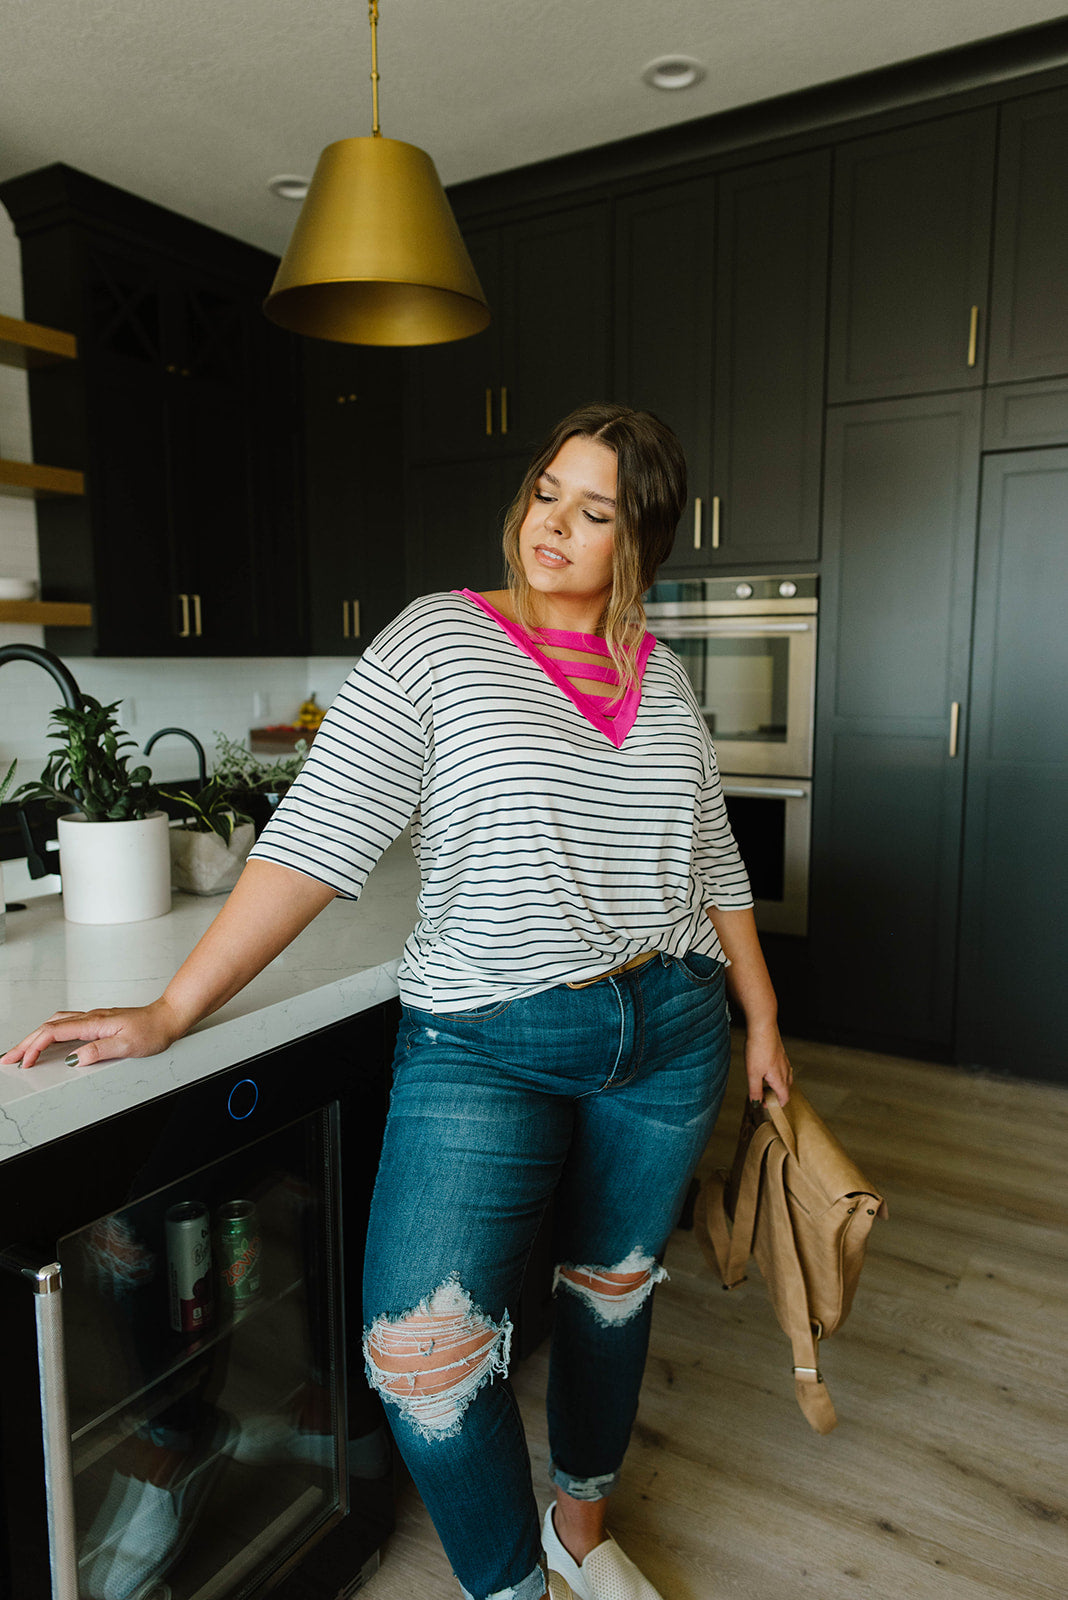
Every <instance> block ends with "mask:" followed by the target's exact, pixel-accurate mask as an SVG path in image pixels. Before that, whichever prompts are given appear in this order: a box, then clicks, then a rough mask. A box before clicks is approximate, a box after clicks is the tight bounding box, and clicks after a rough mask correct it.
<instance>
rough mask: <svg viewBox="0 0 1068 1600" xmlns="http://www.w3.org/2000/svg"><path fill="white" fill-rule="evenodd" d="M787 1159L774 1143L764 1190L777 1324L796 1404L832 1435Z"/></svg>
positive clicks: (830, 1409) (816, 1425) (831, 1406)
mask: <svg viewBox="0 0 1068 1600" xmlns="http://www.w3.org/2000/svg"><path fill="white" fill-rule="evenodd" d="M786 1156H787V1151H786V1147H785V1145H783V1144H781V1143H779V1144H776V1145H775V1146H774V1148H773V1149H772V1151H771V1156H770V1159H769V1161H768V1180H769V1181H768V1182H767V1183H766V1184H765V1186H764V1194H765V1201H766V1203H767V1204H768V1205H770V1207H771V1209H772V1211H773V1213H774V1230H775V1238H776V1240H777V1241H779V1242H780V1243H781V1245H782V1248H781V1250H779V1251H777V1252H776V1274H777V1278H778V1285H779V1289H780V1291H781V1300H780V1310H781V1312H782V1313H783V1318H781V1319H780V1320H783V1319H784V1328H785V1332H786V1335H787V1337H788V1338H789V1340H790V1345H791V1348H792V1350H793V1356H794V1393H795V1395H796V1396H797V1403H798V1405H799V1406H800V1407H801V1410H802V1411H803V1412H804V1415H805V1417H806V1419H807V1421H808V1422H809V1423H810V1424H811V1426H812V1427H813V1428H815V1430H816V1432H817V1433H830V1431H831V1429H832V1428H835V1427H837V1425H838V1417H837V1415H836V1414H835V1409H834V1404H833V1402H832V1400H831V1397H830V1395H829V1394H828V1393H827V1386H826V1384H825V1383H824V1381H823V1376H822V1374H821V1372H820V1367H819V1350H820V1334H821V1332H822V1329H821V1328H820V1325H819V1323H813V1322H812V1319H811V1318H810V1316H809V1313H808V1290H807V1288H806V1287H805V1278H804V1274H803V1272H802V1270H801V1262H800V1260H799V1258H798V1254H797V1246H796V1244H795V1242H794V1230H793V1225H792V1223H791V1221H790V1208H789V1206H788V1204H787V1201H786V1188H785V1172H784V1168H785V1165H786Z"/></svg>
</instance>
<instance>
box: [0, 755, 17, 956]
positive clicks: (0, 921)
mask: <svg viewBox="0 0 1068 1600" xmlns="http://www.w3.org/2000/svg"><path fill="white" fill-rule="evenodd" d="M17 766H18V762H17V761H13V762H12V763H11V765H10V766H9V767H8V769H7V771H6V772H5V773H4V776H3V777H2V778H0V805H3V803H4V798H5V796H6V795H7V791H8V790H9V789H10V788H11V780H12V778H13V777H14V776H15V768H16V767H17ZM6 924H7V905H6V902H5V900H4V863H3V862H2V861H0V944H3V942H4V940H5V938H6V937H7V934H6V932H5V928H6Z"/></svg>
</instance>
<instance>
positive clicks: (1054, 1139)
mask: <svg viewBox="0 0 1068 1600" xmlns="http://www.w3.org/2000/svg"><path fill="white" fill-rule="evenodd" d="M790 1053H791V1058H792V1059H793V1061H794V1065H795V1068H796V1069H797V1071H798V1076H799V1079H800V1081H801V1082H802V1083H803V1085H804V1087H805V1090H806V1093H807V1094H808V1096H809V1098H810V1099H811V1100H812V1102H813V1104H814V1105H815V1106H816V1108H817V1110H819V1111H820V1112H821V1114H822V1115H823V1116H824V1117H825V1118H826V1119H827V1121H828V1122H829V1123H830V1124H831V1126H832V1127H833V1128H834V1130H835V1132H836V1133H837V1134H838V1136H839V1137H840V1138H841V1140H842V1142H843V1144H844V1145H845V1146H846V1148H847V1149H848V1150H849V1152H850V1154H851V1155H852V1156H853V1157H854V1158H855V1159H856V1161H857V1162H858V1164H859V1165H860V1166H861V1168H862V1169H863V1170H865V1171H866V1172H867V1174H868V1176H869V1177H870V1179H871V1180H872V1182H873V1183H874V1184H875V1185H876V1187H881V1188H882V1190H883V1192H884V1193H885V1195H886V1198H887V1201H888V1203H889V1206H890V1220H889V1222H885V1223H882V1222H880V1223H878V1224H877V1225H876V1228H875V1230H874V1233H873V1235H872V1243H871V1246H870V1249H869V1255H868V1261H867V1264H866V1266H865V1269H864V1276H863V1278H862V1281H861V1286H860V1290H859V1292H858V1295H857V1299H856V1301H855V1303H854V1307H853V1311H852V1314H851V1316H850V1318H849V1320H848V1322H847V1323H846V1325H845V1327H844V1328H843V1329H842V1331H841V1332H840V1333H839V1334H838V1335H836V1337H835V1338H834V1339H833V1340H830V1341H828V1342H827V1344H826V1345H825V1346H824V1349H823V1352H822V1367H823V1372H824V1376H825V1378H826V1379H827V1383H828V1387H829V1389H830V1392H831V1395H832V1397H833V1399H834V1401H835V1405H836V1406H837V1409H838V1416H839V1425H838V1428H837V1429H836V1431H835V1432H834V1433H832V1434H829V1435H827V1436H826V1437H824V1438H821V1437H819V1436H818V1435H817V1434H815V1433H813V1432H812V1431H811V1430H810V1429H809V1427H808V1425H807V1423H806V1422H805V1421H804V1420H803V1418H802V1416H801V1414H800V1412H799V1411H798V1409H797V1407H796V1405H795V1402H794V1399H793V1382H792V1377H791V1373H790V1352H789V1346H788V1344H787V1341H786V1338H785V1336H784V1335H783V1334H782V1333H781V1331H780V1329H779V1327H778V1324H777V1322H776V1321H775V1318H774V1314H773V1312H772V1310H771V1308H770V1305H769V1304H768V1301H767V1298H766V1295H765V1292H764V1288H763V1284H762V1283H761V1281H760V1278H759V1275H758V1274H755V1273H754V1276H753V1277H751V1278H750V1280H749V1282H748V1283H747V1284H746V1285H745V1286H744V1287H743V1288H741V1289H739V1290H737V1291H736V1292H734V1293H732V1294H730V1295H726V1294H724V1293H723V1291H722V1289H720V1288H719V1286H718V1284H717V1283H716V1282H715V1281H714V1280H713V1278H712V1276H711V1274H710V1273H709V1271H708V1270H707V1268H706V1267H705V1264H704V1260H703V1258H702V1256H701V1255H700V1252H699V1250H698V1249H697V1246H696V1244H695V1242H694V1240H693V1238H692V1236H691V1235H690V1234H688V1233H682V1232H680V1233H677V1234H676V1235H675V1236H674V1238H673V1240H672V1243H671V1246H670V1248H669V1251H668V1256H667V1263H666V1264H667V1267H668V1270H669V1273H670V1281H669V1282H667V1283H665V1284H663V1285H662V1286H661V1287H660V1288H659V1289H658V1290H657V1300H656V1312H655V1316H654V1319H653V1336H652V1347H651V1354H650V1361H649V1368H648V1373H647V1377H646V1382H645V1387H644V1389H643V1392H642V1404H641V1409H640V1411H639V1417H638V1424H637V1428H636V1432H635V1435H634V1439H633V1443H632V1446H631V1450H630V1454H629V1456H628V1458H627V1464H626V1467H625V1470H624V1476H623V1481H622V1483H621V1485H620V1487H619V1490H618V1491H617V1494H616V1496H615V1497H614V1502H613V1514H612V1517H611V1519H610V1526H611V1528H612V1530H613V1532H614V1533H615V1534H616V1536H617V1537H618V1538H619V1540H620V1543H621V1544H622V1545H623V1546H624V1548H625V1549H627V1550H628V1551H629V1552H630V1553H631V1554H632V1555H633V1557H634V1559H635V1560H636V1561H637V1562H638V1563H639V1565H640V1566H641V1567H643V1569H644V1570H645V1571H646V1573H647V1574H648V1576H649V1577H650V1578H651V1579H652V1581H653V1582H654V1583H655V1584H656V1585H657V1586H658V1587H659V1588H660V1590H661V1591H662V1593H663V1595H664V1596H665V1600H1064V1597H1065V1596H1068V1227H1066V1224H1068V1089H1059V1088H1056V1087H1050V1086H1044V1085H1032V1084H1026V1083H1011V1082H1006V1081H1004V1080H1000V1079H993V1078H985V1077H972V1076H970V1075H966V1074H963V1073H961V1072H958V1071H954V1070H953V1069H952V1068H946V1067H937V1066H930V1065H927V1064H924V1063H918V1062H913V1061H903V1060H899V1059H897V1058H894V1057H890V1056H879V1055H871V1054H867V1053H864V1052H861V1051H855V1050H845V1049H840V1048H836V1047H832V1046H827V1045H817V1044H812V1043H808V1042H802V1041H795V1042H794V1043H793V1045H792V1047H791V1051H790ZM743 1093H744V1079H743V1078H742V1076H741V1074H740V1072H739V1071H737V1070H736V1071H735V1073H734V1074H733V1075H732V1086H731V1090H730V1092H729V1094H728V1100H727V1104H726V1106H725V1108H724V1112H723V1115H722V1117H721V1118H720V1125H719V1130H718V1131H717V1133H716V1136H715V1137H714V1139H713V1140H712V1143H711V1144H710V1145H709V1148H708V1151H707V1153H706V1156H705V1163H706V1164H707V1165H708V1166H721V1165H725V1164H726V1163H727V1160H728V1158H729V1154H730V1151H731V1149H732V1147H733V1141H734V1135H735V1133H736V1130H737V1125H738V1119H739V1116H740V1110H741V1103H742V1097H743ZM546 1367H547V1352H546V1350H545V1348H543V1349H542V1350H540V1351H538V1352H536V1353H535V1355H534V1356H532V1357H531V1358H530V1359H529V1360H528V1361H527V1362H525V1363H523V1364H522V1365H520V1366H519V1367H518V1368H517V1369H516V1370H515V1372H514V1374H513V1377H514V1381H515V1387H516V1392H517V1394H518V1396H519V1400H520V1404H521V1406H522V1408H523V1415H524V1417H525V1419H526V1423H527V1432H528V1437H529V1440H530V1448H531V1455H532V1458H533V1462H534V1473H535V1484H536V1487H537V1489H538V1493H539V1499H540V1503H541V1505H542V1507H544V1506H545V1505H546V1504H547V1503H548V1501H549V1499H550V1498H551V1490H550V1488H549V1486H548V1484H547V1483H546V1482H545V1467H546V1463H547V1460H548V1449H547V1443H546V1436H545V1422H544V1413H543V1395H544V1387H545V1376H546ZM458 1592H459V1591H458V1588H457V1585H456V1583H455V1580H454V1579H453V1578H452V1577H451V1574H450V1572H449V1567H448V1563H447V1562H446V1560H445V1557H444V1555H443V1554H442V1551H441V1548H440V1546H439V1544H438V1541H437V1537H436V1535H435V1534H434V1531H433V1528H432V1527H431V1525H430V1522H429V1519H428V1518H427V1516H426V1513H425V1512H424V1511H423V1508H422V1505H421V1503H420V1501H419V1499H418V1496H417V1495H416V1494H415V1492H414V1490H413V1488H412V1486H411V1484H410V1483H409V1482H407V1481H405V1483H404V1485H403V1486H402V1489H401V1496H400V1503H399V1507H398V1526H397V1531H396V1533H395V1534H394V1535H393V1537H392V1538H391V1540H390V1541H389V1544H388V1545H387V1547H386V1549H385V1551H384V1555H383V1564H382V1568H381V1570H380V1571H379V1573H378V1574H377V1575H376V1576H375V1578H373V1579H372V1580H371V1583H370V1584H369V1585H368V1587H367V1590H366V1593H367V1595H368V1600H454V1597H455V1596H456V1595H457V1594H458Z"/></svg>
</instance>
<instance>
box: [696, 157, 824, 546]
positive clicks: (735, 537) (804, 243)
mask: <svg viewBox="0 0 1068 1600" xmlns="http://www.w3.org/2000/svg"><path fill="white" fill-rule="evenodd" d="M829 202H830V173H829V158H828V157H827V156H826V155H825V154H822V153H821V154H819V155H815V156H804V157H802V158H800V159H796V160H789V161H781V162H769V163H767V164H766V165H762V166H760V167H753V168H747V169H746V170H744V171H742V172H732V173H728V174H727V175H726V176H725V177H724V178H722V179H721V180H720V194H719V250H718V255H719V270H718V273H717V278H716V390H715V409H714V441H715V444H714V475H713V490H714V493H715V494H716V495H717V496H718V497H719V501H720V546H719V549H718V551H716V552H710V556H711V559H712V560H719V561H722V562H728V563H732V564H733V563H737V562H767V563H772V564H775V563H789V562H791V561H803V560H814V559H815V558H816V557H817V556H818V555H819V507H820V469H821V445H822V438H823V367H824V353H825V342H826V322H827V230H828V208H829Z"/></svg>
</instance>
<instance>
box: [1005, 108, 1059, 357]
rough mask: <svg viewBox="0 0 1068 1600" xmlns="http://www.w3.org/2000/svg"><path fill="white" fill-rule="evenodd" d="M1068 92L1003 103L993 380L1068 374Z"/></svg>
mask: <svg viewBox="0 0 1068 1600" xmlns="http://www.w3.org/2000/svg"><path fill="white" fill-rule="evenodd" d="M1066 266H1068V91H1066V90H1064V89H1059V90H1056V91H1054V92H1053V93H1051V94H1036V95H1030V96H1028V98H1027V99H1026V100H1015V101H1010V102H1009V104H1007V105H1005V106H1003V107H1002V112H1001V137H1000V142H999V156H998V188H997V219H996V224H995V230H994V300H993V308H992V312H991V324H990V373H989V376H990V382H991V383H1004V382H1007V381H1011V380H1013V379H1021V378H1045V377H1054V376H1056V375H1058V374H1061V373H1068V271H1066Z"/></svg>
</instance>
